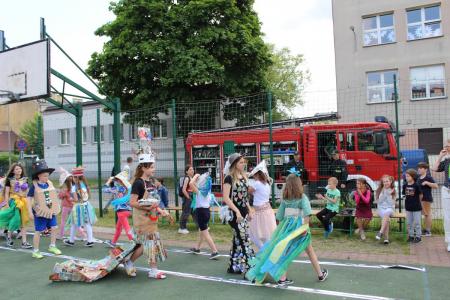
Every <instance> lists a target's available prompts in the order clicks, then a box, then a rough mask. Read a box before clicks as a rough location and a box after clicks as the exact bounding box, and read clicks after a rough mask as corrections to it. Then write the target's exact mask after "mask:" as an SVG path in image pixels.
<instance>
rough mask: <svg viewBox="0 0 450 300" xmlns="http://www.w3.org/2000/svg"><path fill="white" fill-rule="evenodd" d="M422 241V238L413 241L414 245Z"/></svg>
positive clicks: (417, 237)
mask: <svg viewBox="0 0 450 300" xmlns="http://www.w3.org/2000/svg"><path fill="white" fill-rule="evenodd" d="M421 241H422V238H421V237H420V236H416V237H415V238H414V241H413V243H416V244H417V243H420V242H421Z"/></svg>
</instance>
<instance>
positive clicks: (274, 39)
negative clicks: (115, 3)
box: [0, 0, 336, 117]
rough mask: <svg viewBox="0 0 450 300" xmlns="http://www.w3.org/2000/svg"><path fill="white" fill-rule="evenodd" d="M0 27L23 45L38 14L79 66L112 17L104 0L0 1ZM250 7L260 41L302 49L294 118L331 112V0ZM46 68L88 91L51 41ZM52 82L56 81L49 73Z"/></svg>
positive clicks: (262, 0)
mask: <svg viewBox="0 0 450 300" xmlns="http://www.w3.org/2000/svg"><path fill="white" fill-rule="evenodd" d="M0 2H1V3H2V5H1V9H0V30H3V31H4V32H5V38H6V44H7V45H8V46H9V47H15V46H19V45H21V44H26V43H29V42H32V41H35V40H38V39H39V37H40V27H39V22H40V17H44V18H45V23H46V27H47V32H48V34H50V36H52V37H53V39H55V40H56V42H57V43H58V44H59V45H61V46H62V47H63V48H64V50H66V51H67V52H68V53H69V55H70V56H71V57H72V58H73V59H74V60H75V61H76V62H77V63H78V64H79V65H80V66H81V68H83V69H85V68H86V67H87V63H88V61H89V59H90V57H91V54H92V53H93V52H95V51H101V49H102V45H103V43H104V42H105V39H103V38H100V37H98V36H95V35H94V31H95V30H96V29H97V28H98V27H100V26H101V25H103V24H105V23H106V22H108V21H111V20H113V19H114V15H113V14H112V13H111V12H109V10H108V6H109V3H110V0H77V1H69V0H39V1H35V0H15V1H8V0H2V1H0ZM254 9H255V11H256V12H257V13H258V15H259V19H260V21H261V23H262V31H263V32H264V33H265V36H264V40H265V41H266V42H269V43H272V44H275V46H276V47H277V48H283V47H287V48H289V49H290V50H291V52H292V53H293V54H303V55H304V57H305V68H307V69H308V70H309V71H310V73H311V81H310V82H309V84H308V85H307V88H306V90H305V93H304V102H305V104H304V106H302V107H297V108H296V109H295V110H294V113H293V116H294V117H302V116H310V115H312V114H314V113H317V112H330V111H336V95H335V93H336V91H335V89H336V80H335V69H334V45H333V21H332V13H331V0H278V1H268V0H256V1H255V6H254ZM51 64H52V68H53V69H55V70H57V71H59V72H61V73H63V74H64V75H66V76H67V77H69V78H71V79H73V80H75V81H76V82H78V83H81V84H82V85H83V86H85V87H87V88H89V89H90V90H91V91H93V90H95V88H94V86H93V85H92V84H91V83H90V82H89V80H87V79H86V78H84V77H83V75H82V74H81V73H80V71H78V70H77V69H76V68H75V67H74V66H72V65H71V64H70V63H69V61H68V60H67V59H66V58H64V56H63V55H62V54H61V52H59V50H57V49H56V47H54V46H52V48H51ZM52 85H54V86H55V87H56V88H58V89H61V87H62V85H61V83H60V82H58V81H57V80H56V79H54V78H53V77H52Z"/></svg>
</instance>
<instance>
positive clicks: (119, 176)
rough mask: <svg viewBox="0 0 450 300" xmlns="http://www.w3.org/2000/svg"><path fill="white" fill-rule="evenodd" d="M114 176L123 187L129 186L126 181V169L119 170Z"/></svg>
mask: <svg viewBox="0 0 450 300" xmlns="http://www.w3.org/2000/svg"><path fill="white" fill-rule="evenodd" d="M114 178H115V179H118V180H120V181H121V182H122V184H123V185H124V186H125V187H127V188H129V187H131V184H130V182H129V181H128V172H127V171H122V172H120V173H119V174H117V175H116V176H114Z"/></svg>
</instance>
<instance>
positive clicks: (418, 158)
mask: <svg viewBox="0 0 450 300" xmlns="http://www.w3.org/2000/svg"><path fill="white" fill-rule="evenodd" d="M400 152H401V154H402V162H403V163H402V173H403V174H405V171H406V170H407V169H416V170H417V164H418V163H420V162H426V163H429V160H428V154H427V151H425V150H424V149H414V150H401V151H400Z"/></svg>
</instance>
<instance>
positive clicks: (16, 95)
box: [0, 90, 21, 104]
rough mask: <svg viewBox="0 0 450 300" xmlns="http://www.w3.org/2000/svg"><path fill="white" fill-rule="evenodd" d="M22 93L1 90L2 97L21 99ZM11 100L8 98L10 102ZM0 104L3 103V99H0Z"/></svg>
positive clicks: (0, 95)
mask: <svg viewBox="0 0 450 300" xmlns="http://www.w3.org/2000/svg"><path fill="white" fill-rule="evenodd" d="M20 96H21V94H19V93H14V92H12V91H7V90H0V99H1V98H9V99H10V100H15V101H20ZM8 101H9V100H6V102H8ZM0 104H3V100H0Z"/></svg>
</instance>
